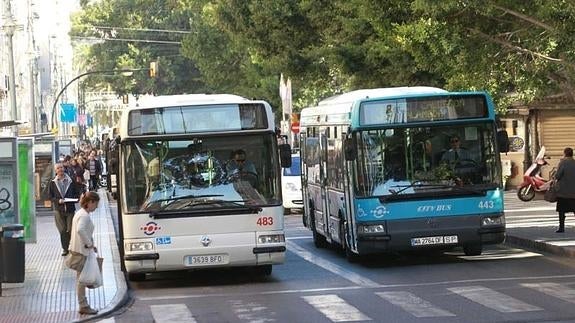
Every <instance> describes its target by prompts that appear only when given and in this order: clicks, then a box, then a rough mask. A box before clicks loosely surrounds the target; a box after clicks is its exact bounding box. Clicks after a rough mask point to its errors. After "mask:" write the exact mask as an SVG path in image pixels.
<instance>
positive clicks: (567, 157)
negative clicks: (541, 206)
mask: <svg viewBox="0 0 575 323" xmlns="http://www.w3.org/2000/svg"><path fill="white" fill-rule="evenodd" d="M555 180H556V181H557V183H556V184H555V185H557V207H556V209H555V210H556V211H557V212H558V213H559V229H557V231H555V232H557V233H561V232H564V231H565V213H567V212H573V213H575V160H574V159H573V149H572V148H569V147H567V148H565V149H564V150H563V158H562V159H561V161H560V162H559V165H558V166H557V173H556V174H555Z"/></svg>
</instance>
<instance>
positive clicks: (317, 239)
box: [310, 208, 328, 249]
mask: <svg viewBox="0 0 575 323" xmlns="http://www.w3.org/2000/svg"><path fill="white" fill-rule="evenodd" d="M314 212H315V211H314V209H312V208H310V213H311V218H310V220H311V221H310V222H311V224H310V227H311V233H312V235H313V244H314V246H315V247H316V248H318V249H321V248H326V247H328V243H327V240H326V239H325V237H324V236H322V235H321V234H319V232H317V230H316V229H315V213H314Z"/></svg>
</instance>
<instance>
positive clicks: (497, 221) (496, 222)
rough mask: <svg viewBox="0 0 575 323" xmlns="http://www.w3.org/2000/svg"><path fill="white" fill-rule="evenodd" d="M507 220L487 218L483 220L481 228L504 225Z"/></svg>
mask: <svg viewBox="0 0 575 323" xmlns="http://www.w3.org/2000/svg"><path fill="white" fill-rule="evenodd" d="M504 224H505V218H504V217H503V216H500V215H498V216H486V217H484V218H483V219H481V226H482V227H485V226H492V225H504Z"/></svg>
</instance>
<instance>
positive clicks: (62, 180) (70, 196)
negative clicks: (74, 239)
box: [49, 163, 80, 256]
mask: <svg viewBox="0 0 575 323" xmlns="http://www.w3.org/2000/svg"><path fill="white" fill-rule="evenodd" d="M54 170H55V173H56V177H54V179H53V180H52V181H51V182H50V186H49V194H50V200H51V201H52V209H53V210H54V218H55V222H56V227H57V228H58V232H59V233H60V243H61V244H62V256H66V255H68V247H69V246H70V229H71V228H72V218H73V217H74V212H75V211H76V207H75V205H74V204H75V203H76V202H77V199H78V197H80V192H79V191H78V186H77V185H76V184H75V183H74V180H72V178H70V176H68V174H66V172H65V170H64V165H62V164H61V163H57V164H56V165H55V166H54Z"/></svg>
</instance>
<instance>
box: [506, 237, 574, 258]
mask: <svg viewBox="0 0 575 323" xmlns="http://www.w3.org/2000/svg"><path fill="white" fill-rule="evenodd" d="M504 244H507V245H512V246H517V247H522V248H527V249H531V250H537V251H543V252H548V253H550V254H554V255H557V256H564V257H570V258H575V250H573V249H570V248H569V249H568V248H564V247H560V246H556V245H553V244H550V243H546V242H544V241H540V240H529V239H525V238H520V237H517V236H512V235H507V237H506V238H505V242H504Z"/></svg>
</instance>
